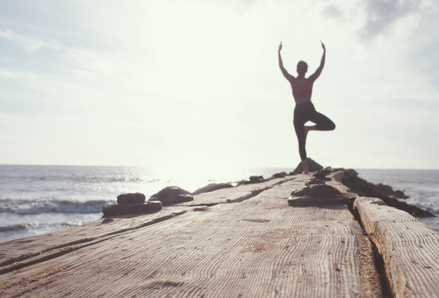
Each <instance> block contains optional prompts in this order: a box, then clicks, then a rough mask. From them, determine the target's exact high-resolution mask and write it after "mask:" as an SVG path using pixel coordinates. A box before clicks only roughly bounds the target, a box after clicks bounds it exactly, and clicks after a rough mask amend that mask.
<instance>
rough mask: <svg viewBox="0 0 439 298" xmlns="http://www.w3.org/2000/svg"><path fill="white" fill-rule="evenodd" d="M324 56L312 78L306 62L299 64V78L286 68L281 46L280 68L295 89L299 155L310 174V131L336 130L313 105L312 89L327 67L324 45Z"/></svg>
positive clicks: (304, 168) (304, 169) (295, 126)
mask: <svg viewBox="0 0 439 298" xmlns="http://www.w3.org/2000/svg"><path fill="white" fill-rule="evenodd" d="M322 48H323V56H322V60H321V62H320V66H319V68H317V70H316V72H315V73H314V74H312V75H311V76H310V77H308V78H305V73H306V72H307V71H308V65H307V64H306V62H304V61H299V63H297V74H298V76H297V78H296V77H294V76H292V75H290V74H289V73H288V72H287V70H286V69H285V68H284V65H283V63H282V57H281V55H280V52H281V51H282V42H281V43H280V45H279V50H278V56H279V67H280V70H281V71H282V74H283V75H284V77H285V78H286V79H287V80H288V81H289V82H290V84H291V88H292V89H293V96H294V100H295V101H296V107H295V109H294V129H295V130H296V135H297V139H298V141H299V153H300V158H301V160H302V166H303V171H304V173H306V174H308V161H307V156H306V150H305V144H306V137H307V135H308V132H309V131H310V130H334V129H335V124H334V122H332V121H331V120H330V119H329V118H328V117H326V116H325V115H323V114H320V113H318V112H317V111H316V110H315V108H314V105H313V104H312V103H311V94H312V87H313V84H314V82H315V80H317V78H318V77H319V76H320V74H321V73H322V70H323V66H324V65H325V55H326V48H325V45H324V44H323V43H322ZM308 121H311V122H314V123H315V125H312V126H305V123H306V122H308Z"/></svg>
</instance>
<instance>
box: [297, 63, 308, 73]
mask: <svg viewBox="0 0 439 298" xmlns="http://www.w3.org/2000/svg"><path fill="white" fill-rule="evenodd" d="M307 71H308V64H306V62H305V61H302V60H300V61H299V63H297V72H298V73H299V74H304V73H305V72H307Z"/></svg>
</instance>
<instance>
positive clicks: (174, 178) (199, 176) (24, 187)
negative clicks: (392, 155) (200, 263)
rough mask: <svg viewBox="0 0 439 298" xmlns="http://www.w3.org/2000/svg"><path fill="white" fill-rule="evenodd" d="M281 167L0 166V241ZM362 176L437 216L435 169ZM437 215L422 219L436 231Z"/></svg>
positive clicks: (438, 225) (438, 196)
mask: <svg viewBox="0 0 439 298" xmlns="http://www.w3.org/2000/svg"><path fill="white" fill-rule="evenodd" d="M283 171H285V172H290V171H292V169H291V168H289V169H282V168H253V169H251V168H249V169H239V168H236V169H230V168H227V169H222V170H219V169H199V170H196V171H194V170H193V169H191V170H188V169H180V170H179V171H177V170H175V169H174V170H172V169H167V170H164V169H162V170H161V171H160V170H153V169H149V168H147V167H116V166H114V167H106V166H37V165H35V166H26V165H0V242H5V241H9V240H13V239H18V238H23V237H28V236H34V235H39V234H44V233H49V232H54V231H59V230H62V229H66V228H71V227H76V226H79V225H83V224H85V223H87V222H91V221H94V220H97V219H99V218H101V217H102V207H103V206H104V205H106V204H111V203H116V198H117V196H118V195H119V194H122V193H128V192H141V193H144V194H145V195H146V197H147V198H148V197H149V196H151V195H153V194H154V193H156V192H158V191H159V190H161V189H162V188H164V187H166V186H174V185H175V186H180V187H182V188H184V189H186V190H188V191H191V192H192V191H195V190H196V189H197V188H199V187H202V186H205V185H207V184H209V183H212V182H216V183H219V182H232V183H233V182H238V181H240V180H243V179H248V177H249V176H251V175H263V176H264V178H269V177H271V175H273V174H274V173H278V172H283ZM356 171H357V172H358V173H359V175H360V177H361V178H363V179H366V180H367V181H369V182H373V183H380V182H381V183H383V184H387V185H390V186H392V187H393V189H400V190H404V191H405V193H406V195H408V196H410V198H409V199H408V200H407V202H408V203H410V204H414V205H416V206H418V207H420V208H423V209H426V210H429V211H430V212H433V213H435V214H437V215H438V216H439V183H438V182H439V170H372V169H356ZM438 219H439V217H438V218H432V219H423V220H422V221H423V222H424V223H425V224H427V225H428V226H429V227H430V228H432V229H434V230H437V231H439V220H438Z"/></svg>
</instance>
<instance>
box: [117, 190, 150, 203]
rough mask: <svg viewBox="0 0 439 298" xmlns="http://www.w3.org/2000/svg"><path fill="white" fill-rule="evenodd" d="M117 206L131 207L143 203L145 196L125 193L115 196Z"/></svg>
mask: <svg viewBox="0 0 439 298" xmlns="http://www.w3.org/2000/svg"><path fill="white" fill-rule="evenodd" d="M117 203H118V204H119V205H132V204H143V203H145V195H144V194H143V193H138V192H136V193H125V194H121V195H119V196H117Z"/></svg>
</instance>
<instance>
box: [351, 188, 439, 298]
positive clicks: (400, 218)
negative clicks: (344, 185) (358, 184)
mask: <svg viewBox="0 0 439 298" xmlns="http://www.w3.org/2000/svg"><path fill="white" fill-rule="evenodd" d="M354 208H356V209H357V210H358V212H359V214H360V217H361V222H362V224H363V227H364V229H365V230H366V232H367V233H368V234H369V235H370V238H371V239H372V240H373V242H374V243H375V245H376V246H377V249H378V251H379V252H380V253H381V254H382V256H383V258H384V262H385V268H386V273H387V277H388V279H389V281H390V286H391V288H392V291H393V293H394V295H395V297H439V233H437V232H435V231H433V230H430V229H429V228H428V227H427V226H425V225H424V224H423V223H421V222H419V221H418V220H417V219H415V218H414V217H413V216H411V215H410V214H408V213H407V212H405V211H401V210H398V209H395V208H393V207H389V206H387V205H385V203H384V202H383V201H382V200H380V199H377V198H365V197H361V198H357V199H356V200H355V203H354Z"/></svg>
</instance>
